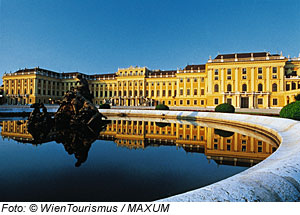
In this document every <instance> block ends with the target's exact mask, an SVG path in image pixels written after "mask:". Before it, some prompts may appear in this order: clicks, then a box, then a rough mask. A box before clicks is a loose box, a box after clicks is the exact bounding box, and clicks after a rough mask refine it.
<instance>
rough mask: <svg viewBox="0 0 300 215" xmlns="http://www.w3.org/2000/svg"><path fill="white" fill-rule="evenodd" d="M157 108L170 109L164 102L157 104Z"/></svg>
mask: <svg viewBox="0 0 300 215" xmlns="http://www.w3.org/2000/svg"><path fill="white" fill-rule="evenodd" d="M155 110H169V107H168V106H167V105H164V104H159V105H156V107H155Z"/></svg>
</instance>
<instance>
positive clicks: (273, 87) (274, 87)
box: [272, 83, 277, 92]
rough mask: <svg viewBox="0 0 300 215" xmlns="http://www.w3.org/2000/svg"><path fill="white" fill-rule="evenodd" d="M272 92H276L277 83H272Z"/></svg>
mask: <svg viewBox="0 0 300 215" xmlns="http://www.w3.org/2000/svg"><path fill="white" fill-rule="evenodd" d="M272 92H277V84H275V83H274V84H272Z"/></svg>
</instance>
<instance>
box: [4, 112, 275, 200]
mask: <svg viewBox="0 0 300 215" xmlns="http://www.w3.org/2000/svg"><path fill="white" fill-rule="evenodd" d="M0 123H1V124H0V125H1V127H0V128H1V136H2V139H1V140H0V153H1V156H0V163H1V165H0V190H1V195H0V201H153V200H157V199H161V198H164V197H168V196H171V195H175V194H179V193H182V192H186V191H189V190H193V189H195V188H199V187H203V186H206V185H209V184H212V183H214V182H217V181H220V180H222V179H225V178H227V177H230V176H232V175H235V174H237V173H239V172H241V171H243V170H245V169H247V168H249V167H250V166H253V165H255V164H257V163H258V162H260V161H261V160H263V159H265V158H266V157H268V156H269V155H270V154H271V153H272V152H273V151H275V150H276V146H274V145H272V144H269V143H267V142H266V141H264V140H262V139H261V138H258V137H253V136H245V135H244V134H240V133H238V132H235V133H233V132H228V131H224V130H219V129H216V128H212V127H205V126H200V125H197V124H195V123H194V122H187V121H185V122H179V121H173V122H163V123H162V122H155V121H151V119H146V120H145V119H122V118H119V119H113V118H112V119H110V120H109V121H108V124H107V125H106V127H105V128H104V129H103V131H102V132H100V134H99V136H98V138H97V139H96V140H95V141H94V142H92V143H89V144H82V145H80V147H78V146H76V144H73V145H72V144H66V143H57V142H60V141H57V139H56V138H57V136H55V135H53V136H51V138H52V139H51V138H50V139H49V142H44V143H40V144H36V143H34V141H33V138H32V136H31V135H30V134H29V133H28V132H27V130H26V121H25V120H24V119H0Z"/></svg>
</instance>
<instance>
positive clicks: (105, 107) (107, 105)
mask: <svg viewBox="0 0 300 215" xmlns="http://www.w3.org/2000/svg"><path fill="white" fill-rule="evenodd" d="M99 108H100V109H110V105H109V104H107V103H104V104H101V105H99Z"/></svg>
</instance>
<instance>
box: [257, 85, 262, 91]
mask: <svg viewBox="0 0 300 215" xmlns="http://www.w3.org/2000/svg"><path fill="white" fill-rule="evenodd" d="M257 91H258V92H262V91H263V85H262V84H258V86H257Z"/></svg>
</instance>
